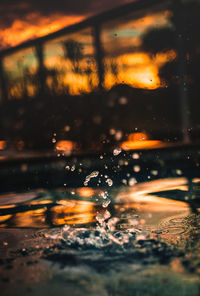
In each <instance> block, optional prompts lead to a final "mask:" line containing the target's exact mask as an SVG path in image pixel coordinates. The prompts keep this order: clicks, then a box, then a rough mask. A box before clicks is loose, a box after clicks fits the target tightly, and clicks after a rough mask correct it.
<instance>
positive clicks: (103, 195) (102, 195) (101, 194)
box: [99, 191, 108, 199]
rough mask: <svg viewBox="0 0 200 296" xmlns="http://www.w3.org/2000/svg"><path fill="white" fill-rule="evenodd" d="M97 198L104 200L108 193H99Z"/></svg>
mask: <svg viewBox="0 0 200 296" xmlns="http://www.w3.org/2000/svg"><path fill="white" fill-rule="evenodd" d="M99 196H100V197H102V198H104V199H106V198H107V197H108V192H107V191H105V192H101V193H100V194H99Z"/></svg>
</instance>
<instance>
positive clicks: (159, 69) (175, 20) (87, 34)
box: [0, 0, 199, 142]
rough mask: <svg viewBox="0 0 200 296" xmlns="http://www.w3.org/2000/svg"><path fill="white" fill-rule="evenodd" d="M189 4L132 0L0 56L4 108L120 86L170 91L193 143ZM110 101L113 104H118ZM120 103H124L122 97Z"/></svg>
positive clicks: (0, 94)
mask: <svg viewBox="0 0 200 296" xmlns="http://www.w3.org/2000/svg"><path fill="white" fill-rule="evenodd" d="M185 2H187V1H181V0H177V1H171V0H166V1H158V0H140V1H134V2H132V3H129V4H126V5H123V6H121V7H117V8H115V9H112V10H110V11H107V12H103V13H101V14H99V15H97V16H94V17H91V18H88V19H86V20H84V21H82V22H80V23H77V24H74V25H71V26H68V27H65V28H63V29H61V30H59V31H57V32H54V33H51V34H49V35H47V36H43V37H40V38H36V39H34V40H28V41H26V42H23V43H21V44H19V45H17V46H15V47H11V48H7V49H5V50H2V51H0V104H1V105H5V104H6V103H7V102H8V101H12V100H14V101H16V100H18V99H23V100H24V99H37V98H42V97H44V96H45V97H47V96H48V95H50V96H53V97H56V96H62V95H67V96H77V95H83V94H91V93H94V92H99V91H103V92H105V91H107V92H109V91H110V89H112V88H113V87H114V86H116V85H121V84H124V85H128V86H129V87H132V88H134V89H140V90H142V91H144V92H145V91H146V92H151V96H154V93H155V94H156V93H158V92H159V91H160V90H161V89H162V91H164V90H165V89H166V88H168V89H170V90H171V92H170V94H169V93H168V95H167V99H166V104H167V102H169V105H170V104H171V105H170V106H171V107H172V108H173V102H174V101H175V100H176V101H177V110H176V111H177V112H178V113H179V114H178V116H179V117H180V127H179V129H180V130H181V133H182V134H183V139H184V141H185V142H188V141H189V136H188V129H190V127H191V126H192V124H191V123H190V115H191V112H190V111H188V110H189V109H188V108H189V107H188V106H189V96H190V93H189V92H188V82H189V78H187V69H186V68H187V64H186V61H185V57H186V56H188V57H189V55H190V53H188V52H189V50H188V52H187V49H186V48H187V44H186V43H187V42H186V41H187V37H188V36H186V35H187V34H186V33H185V31H186V30H185V26H184V25H183V24H184V21H185V20H184V17H185V15H186V12H185V11H186V10H187V9H186V8H184V5H185V6H186V4H185ZM194 2H195V1H194ZM196 2H198V1H196ZM198 7H199V6H198ZM193 12H194V9H193ZM197 43H198V42H197ZM172 65H174V67H175V70H174V67H173V66H172ZM167 66H169V67H168V68H169V70H166V69H167ZM170 66H171V68H170ZM163 69H164V70H163ZM167 71H168V72H167ZM170 71H174V72H171V73H170ZM193 72H194V71H193ZM163 73H164V76H163V77H162V75H163ZM166 73H167V74H166ZM165 75H166V77H165ZM172 77H173V79H171V78H172ZM174 77H175V78H174ZM170 79H171V80H170ZM172 80H176V82H175V83H174V82H173V81H172ZM195 83H196V82H195ZM173 92H174V98H173V99H172V98H171V97H172V93H173ZM152 94H153V95H152ZM161 99H162V98H160V100H161ZM139 101H140V98H139V97H138V104H140V102H139ZM109 102H110V104H112V103H113V102H112V99H110V101H109ZM170 102H171V103H170ZM120 104H121V105H124V104H126V98H125V99H124V98H123V96H122V99H121V101H120ZM141 104H143V103H142V102H141ZM161 106H162V104H161ZM170 106H169V108H168V109H170V108H171V107H170ZM151 108H152V106H150V107H149V110H151ZM153 108H154V107H153ZM147 109H148V106H147ZM142 116H145V115H142V114H141V118H142ZM164 117H165V116H164ZM164 120H166V118H165V119H164ZM96 121H98V118H96ZM194 125H197V124H196V123H195V124H194Z"/></svg>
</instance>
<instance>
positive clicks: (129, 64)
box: [104, 50, 176, 90]
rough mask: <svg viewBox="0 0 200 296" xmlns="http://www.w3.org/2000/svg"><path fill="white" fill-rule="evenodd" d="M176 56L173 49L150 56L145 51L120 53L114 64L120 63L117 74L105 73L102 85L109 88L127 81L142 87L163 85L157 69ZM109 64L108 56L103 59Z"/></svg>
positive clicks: (149, 87) (134, 85) (153, 87)
mask: <svg viewBox="0 0 200 296" xmlns="http://www.w3.org/2000/svg"><path fill="white" fill-rule="evenodd" d="M175 57H176V53H175V51H174V50H169V51H167V52H165V53H158V54H156V55H155V56H151V55H150V54H148V53H146V52H136V53H129V54H124V55H120V56H119V57H117V58H115V59H114V61H112V62H114V63H115V64H116V65H120V66H119V69H118V74H117V75H113V74H112V73H111V72H108V73H106V76H105V83H104V86H105V88H106V89H110V88H111V87H112V86H113V85H115V84H116V83H121V82H122V81H123V82H124V83H127V84H129V85H131V86H132V87H136V88H144V89H152V90H153V89H157V88H159V87H162V86H164V84H163V82H162V81H161V80H160V77H159V69H160V67H162V66H163V65H164V64H165V63H167V62H171V61H172V60H174V59H175ZM105 63H106V64H108V65H109V63H110V61H109V58H107V59H106V60H105Z"/></svg>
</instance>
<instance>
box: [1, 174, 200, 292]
mask: <svg viewBox="0 0 200 296" xmlns="http://www.w3.org/2000/svg"><path fill="white" fill-rule="evenodd" d="M93 176H94V178H95V174H93ZM90 177H91V176H90ZM87 181H88V183H89V179H87ZM199 181H200V180H199V179H193V180H190V181H188V179H187V178H185V177H183V176H180V177H176V178H166V179H158V180H154V181H148V182H141V183H136V182H132V183H131V185H130V186H119V187H114V186H107V187H106V188H90V187H88V186H89V185H90V184H87V185H88V186H87V187H81V188H66V187H64V188H63V187H62V188H56V189H55V190H44V189H37V190H33V191H29V192H21V193H19V192H18V193H13V192H10V193H6V194H1V196H0V235H1V246H0V258H1V259H0V272H1V291H3V295H21V294H23V295H46V294H48V295H54V294H55V293H59V294H61V293H62V294H64V295H141V296H143V295H199V293H200V292H199V291H200V281H199V276H200V255H199V246H200V236H199V228H200V218H199V215H198V208H199V189H200V183H199Z"/></svg>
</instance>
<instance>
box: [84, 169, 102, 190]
mask: <svg viewBox="0 0 200 296" xmlns="http://www.w3.org/2000/svg"><path fill="white" fill-rule="evenodd" d="M98 175H99V172H98V171H93V172H92V173H91V174H90V175H88V176H87V177H86V178H85V182H84V186H87V185H88V182H89V181H90V180H91V179H92V178H96V177H97V176H98Z"/></svg>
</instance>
